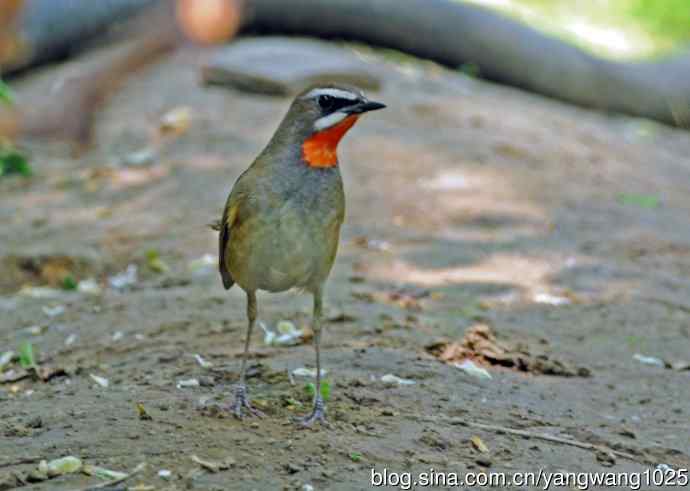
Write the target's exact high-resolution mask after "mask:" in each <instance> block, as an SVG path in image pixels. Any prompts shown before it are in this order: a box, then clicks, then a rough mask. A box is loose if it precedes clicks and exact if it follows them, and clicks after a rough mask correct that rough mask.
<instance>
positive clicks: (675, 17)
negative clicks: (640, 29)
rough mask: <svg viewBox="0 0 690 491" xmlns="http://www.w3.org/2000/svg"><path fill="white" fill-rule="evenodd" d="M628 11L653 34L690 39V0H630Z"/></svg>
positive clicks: (677, 38)
mask: <svg viewBox="0 0 690 491" xmlns="http://www.w3.org/2000/svg"><path fill="white" fill-rule="evenodd" d="M625 4H626V5H628V10H627V12H628V13H629V14H630V16H631V17H633V18H634V19H635V20H636V21H637V22H639V23H640V24H641V25H643V26H644V27H645V28H646V29H648V30H649V31H650V32H652V33H653V34H656V35H658V36H661V37H664V38H669V39H674V40H679V41H684V40H690V1H688V0H628V2H626V3H625Z"/></svg>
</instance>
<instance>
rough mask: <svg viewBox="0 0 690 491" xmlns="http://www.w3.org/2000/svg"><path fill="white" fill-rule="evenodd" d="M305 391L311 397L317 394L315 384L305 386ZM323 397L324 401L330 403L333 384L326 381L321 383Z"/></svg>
mask: <svg viewBox="0 0 690 491" xmlns="http://www.w3.org/2000/svg"><path fill="white" fill-rule="evenodd" d="M304 391H305V392H306V393H307V394H308V395H309V396H310V397H314V394H316V386H315V385H314V383H313V382H309V383H308V384H306V385H305V386H304ZM321 397H322V398H323V400H324V401H328V399H329V398H330V397H331V384H330V383H328V381H326V380H322V381H321Z"/></svg>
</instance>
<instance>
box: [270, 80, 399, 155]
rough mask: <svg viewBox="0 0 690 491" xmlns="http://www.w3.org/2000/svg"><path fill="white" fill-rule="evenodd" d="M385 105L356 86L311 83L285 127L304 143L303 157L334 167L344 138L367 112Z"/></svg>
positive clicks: (292, 109) (297, 100) (299, 99)
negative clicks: (373, 99)
mask: <svg viewBox="0 0 690 491" xmlns="http://www.w3.org/2000/svg"><path fill="white" fill-rule="evenodd" d="M384 107H386V106H385V105H384V104H381V103H380V102H374V101H371V100H369V99H367V97H365V96H364V94H363V93H362V92H361V91H360V90H358V89H355V88H354V87H348V86H345V85H333V84H330V85H318V86H312V87H309V88H308V89H306V90H304V91H303V92H302V93H301V94H299V95H298V96H297V97H296V98H295V101H294V102H293V103H292V106H290V110H289V111H288V114H287V116H286V117H285V120H284V121H283V125H282V126H287V127H289V128H290V129H291V130H292V131H291V134H292V137H293V138H295V137H296V138H297V139H298V140H299V143H300V144H301V146H302V158H303V160H304V161H305V162H306V163H307V165H309V166H311V167H333V166H335V165H336V164H337V163H338V157H337V153H336V151H337V147H338V143H339V142H340V140H341V138H342V137H343V136H344V135H345V133H347V131H348V130H349V129H350V128H351V127H352V126H353V125H354V124H355V122H356V121H357V119H358V118H359V117H360V116H361V115H362V114H364V113H366V112H369V111H375V110H377V109H383V108H384Z"/></svg>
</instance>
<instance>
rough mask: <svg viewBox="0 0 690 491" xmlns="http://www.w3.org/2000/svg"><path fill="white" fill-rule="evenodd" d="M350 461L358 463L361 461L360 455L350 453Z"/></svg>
mask: <svg viewBox="0 0 690 491" xmlns="http://www.w3.org/2000/svg"><path fill="white" fill-rule="evenodd" d="M350 460H351V461H352V462H360V461H361V460H362V454H361V453H359V452H350Z"/></svg>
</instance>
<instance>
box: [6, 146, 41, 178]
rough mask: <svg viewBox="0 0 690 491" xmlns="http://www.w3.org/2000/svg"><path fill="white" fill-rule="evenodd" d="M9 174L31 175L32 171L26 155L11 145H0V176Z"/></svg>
mask: <svg viewBox="0 0 690 491" xmlns="http://www.w3.org/2000/svg"><path fill="white" fill-rule="evenodd" d="M10 174H18V175H20V176H23V177H31V175H32V174H33V171H32V170H31V166H30V165H29V161H28V159H27V157H26V155H24V154H23V153H22V152H20V151H19V150H17V149H16V148H14V147H13V146H9V145H5V146H0V177H3V176H7V175H10Z"/></svg>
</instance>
